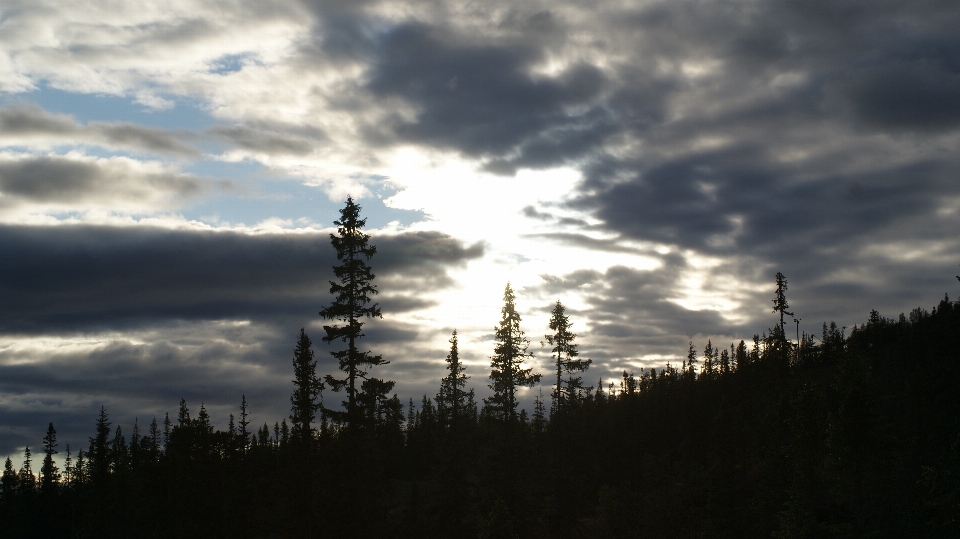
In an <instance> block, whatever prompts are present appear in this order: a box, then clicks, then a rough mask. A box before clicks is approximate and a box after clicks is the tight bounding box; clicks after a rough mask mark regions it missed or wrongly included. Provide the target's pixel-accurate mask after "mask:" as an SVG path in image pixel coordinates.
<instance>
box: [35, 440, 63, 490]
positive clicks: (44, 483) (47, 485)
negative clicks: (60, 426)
mask: <svg viewBox="0 0 960 539" xmlns="http://www.w3.org/2000/svg"><path fill="white" fill-rule="evenodd" d="M43 453H44V456H43V464H42V465H41V466H40V491H41V492H43V493H52V492H53V491H54V490H55V489H56V487H57V484H58V483H59V482H60V470H59V469H58V468H57V465H56V463H55V462H54V461H53V456H54V455H56V454H57V453H58V451H57V430H56V429H54V428H53V423H50V425H49V426H48V427H47V434H46V436H44V437H43Z"/></svg>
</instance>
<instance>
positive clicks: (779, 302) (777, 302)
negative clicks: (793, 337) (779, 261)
mask: <svg viewBox="0 0 960 539" xmlns="http://www.w3.org/2000/svg"><path fill="white" fill-rule="evenodd" d="M776 279H777V292H776V295H775V296H774V298H773V312H775V313H779V314H780V326H779V327H780V334H779V337H781V338H783V339H786V332H785V331H784V328H783V325H784V324H785V322H784V321H783V315H785V314H786V315H790V316H793V313H791V312H787V309H789V308H790V304H789V303H787V294H786V292H787V278H786V277H785V276H784V275H783V274H782V273H780V272H779V271H778V272H777V276H776Z"/></svg>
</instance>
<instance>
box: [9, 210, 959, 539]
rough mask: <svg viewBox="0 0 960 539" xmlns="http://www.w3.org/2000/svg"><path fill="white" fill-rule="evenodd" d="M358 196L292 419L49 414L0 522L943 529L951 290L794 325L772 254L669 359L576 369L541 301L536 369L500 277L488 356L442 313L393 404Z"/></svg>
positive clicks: (247, 532) (299, 378)
mask: <svg viewBox="0 0 960 539" xmlns="http://www.w3.org/2000/svg"><path fill="white" fill-rule="evenodd" d="M359 211H360V208H359V206H357V205H356V204H355V203H354V202H353V200H352V199H348V200H347V203H346V206H345V207H344V208H343V210H341V219H340V220H338V221H337V222H336V224H337V226H338V232H337V234H335V235H331V241H332V243H333V245H334V247H335V248H336V249H337V253H338V260H339V261H340V264H339V265H338V266H336V267H335V268H334V274H335V277H336V280H335V281H331V282H330V292H331V295H332V297H333V300H332V303H331V304H330V305H329V306H325V307H323V308H322V310H321V311H320V315H321V316H322V317H323V318H324V320H327V321H329V322H330V325H326V326H324V330H325V332H326V335H325V336H323V337H322V340H323V341H324V342H326V343H330V345H331V348H332V349H333V350H332V351H331V352H330V353H331V354H332V355H333V356H334V357H335V358H336V359H337V360H338V361H339V370H340V373H339V374H326V375H325V376H321V374H319V373H317V372H316V369H317V362H316V360H315V356H314V349H313V341H312V340H311V338H310V337H309V336H308V335H307V334H306V332H304V330H302V329H301V331H300V334H299V338H298V340H297V341H296V343H294V344H295V346H294V348H293V355H292V370H291V372H292V376H293V380H292V382H293V388H292V392H291V395H290V397H289V398H290V415H289V417H286V418H282V419H280V420H278V421H276V422H275V423H274V424H273V425H272V426H271V425H269V424H263V425H262V426H255V425H251V424H250V421H249V414H250V412H249V410H248V409H247V402H246V397H245V396H244V395H241V396H239V398H238V404H239V407H238V410H237V417H236V418H235V417H234V416H232V415H231V417H230V421H229V424H228V425H227V426H225V427H224V426H221V427H219V428H218V427H217V426H215V425H213V424H211V422H210V417H209V415H208V414H207V412H206V410H205V408H204V406H203V404H201V405H200V406H199V408H198V409H192V408H191V406H194V405H193V404H192V403H187V402H186V401H184V400H181V401H180V403H179V408H178V411H177V413H176V416H175V418H171V416H170V415H169V414H167V415H166V416H165V417H164V418H162V419H158V418H154V419H153V420H152V421H151V422H150V423H149V425H141V424H139V423H135V424H134V425H133V426H132V429H131V430H130V432H129V433H126V432H124V431H123V429H122V428H121V426H119V425H116V426H114V425H112V424H111V420H110V415H109V411H108V410H107V409H105V408H101V409H100V413H99V416H98V417H97V418H95V419H92V421H91V424H92V425H93V426H94V428H93V431H92V435H91V436H90V438H89V445H88V446H87V447H84V448H69V447H60V446H59V444H58V442H57V433H56V428H55V426H54V425H53V423H50V424H49V425H48V426H47V427H46V434H45V435H44V436H43V438H42V442H41V444H39V445H37V446H36V447H35V448H33V449H31V448H30V447H26V448H25V449H24V451H23V455H22V460H21V462H19V463H15V462H14V461H13V460H12V459H11V458H7V459H6V462H5V465H4V471H3V475H2V480H0V536H2V537H16V538H28V537H130V536H137V535H145V536H148V537H465V538H466V537H489V538H495V537H664V538H667V537H757V538H760V537H763V538H767V537H771V536H773V537H784V538H786V537H908V536H912V537H918V536H923V537H957V536H958V534H960V399H958V397H957V396H958V395H960V301H951V300H950V299H949V297H947V296H944V298H943V299H942V300H940V301H939V303H938V304H937V305H935V306H934V307H933V309H932V310H930V311H926V310H924V309H921V308H917V309H914V310H913V311H911V312H910V314H909V315H904V314H901V315H899V317H897V318H886V317H884V316H882V315H881V314H880V313H878V312H876V311H872V312H871V313H870V314H869V317H868V319H867V321H866V322H865V323H864V324H862V325H858V326H854V327H853V328H850V329H849V331H848V328H843V327H837V326H836V324H833V323H830V324H827V323H824V324H823V326H822V331H821V334H820V335H819V336H813V335H807V334H801V333H800V332H799V329H798V330H797V334H796V336H795V338H791V336H790V335H789V331H788V330H789V329H790V322H791V320H796V318H790V317H794V316H795V315H794V313H793V312H790V311H788V309H790V306H789V302H788V297H787V292H788V281H787V279H786V277H785V276H784V274H782V273H779V272H778V273H777V274H776V277H775V285H776V288H775V292H774V294H773V299H772V302H773V309H772V312H773V314H774V315H776V316H777V322H776V323H775V324H774V325H773V327H772V328H770V329H768V330H767V331H765V332H763V333H762V334H759V335H755V336H754V337H753V339H752V341H751V342H745V341H742V340H741V341H740V342H734V343H729V346H727V345H726V344H721V343H716V344H714V343H713V342H711V341H708V342H707V343H705V346H704V347H703V349H702V350H701V349H700V346H701V345H703V343H697V344H694V343H693V342H692V341H691V342H690V345H689V349H688V351H687V355H686V358H685V359H683V360H682V362H681V364H680V365H671V364H667V365H665V366H664V367H662V368H655V369H649V370H643V371H641V372H627V371H624V372H623V373H622V376H621V377H620V378H619V379H617V380H605V381H604V380H598V381H597V383H596V384H595V385H593V384H592V382H590V380H591V378H590V373H589V368H590V366H591V364H592V361H591V360H590V359H586V358H581V357H579V351H578V346H577V338H578V335H577V334H576V333H574V332H573V331H572V329H571V328H572V326H574V325H575V324H576V321H575V320H573V321H572V320H571V319H570V318H569V316H567V314H566V311H565V308H564V306H563V304H562V303H561V302H560V301H557V302H556V304H555V307H554V309H553V311H552V314H551V318H550V324H549V328H547V329H548V330H549V332H550V333H549V334H546V335H544V345H545V346H548V348H549V349H550V352H551V358H552V359H551V361H552V362H553V365H554V367H555V370H554V371H552V372H549V373H547V372H545V373H537V372H533V368H532V367H530V366H528V365H527V363H526V362H525V360H526V359H527V358H529V356H530V354H529V352H528V348H527V347H528V345H529V339H527V337H526V334H525V331H524V329H523V327H522V319H521V317H520V315H519V314H518V311H517V309H516V305H515V301H516V297H515V295H514V293H513V290H512V288H511V287H510V285H509V284H507V285H506V288H505V290H504V296H503V309H502V311H501V320H500V321H499V323H498V324H497V326H496V327H495V347H494V349H493V350H492V351H491V352H492V354H491V356H490V371H489V374H487V373H484V372H473V371H472V370H470V369H467V368H466V367H465V366H464V365H463V363H462V362H461V360H460V355H459V354H460V343H459V341H458V337H457V332H456V331H453V333H452V335H451V338H450V340H449V343H450V349H449V354H448V355H447V356H446V368H445V374H444V375H443V377H442V378H441V379H440V380H439V382H438V384H437V393H436V394H434V395H423V397H422V400H421V401H420V402H419V403H415V402H413V400H412V399H411V400H410V401H409V403H401V402H400V400H399V398H398V397H397V395H396V393H393V390H394V386H395V383H394V382H393V381H390V380H384V379H381V378H377V377H375V375H374V374H375V369H376V367H378V366H380V365H383V364H386V363H387V360H386V359H384V357H383V356H382V355H378V354H374V353H373V352H372V351H362V350H363V349H364V348H365V347H364V346H363V345H362V343H363V341H362V338H363V337H364V334H363V326H364V324H365V323H367V321H369V320H374V319H376V318H379V317H380V309H379V306H378V305H377V304H376V303H372V296H374V295H376V293H377V288H376V285H375V284H374V280H375V275H374V273H373V271H372V267H373V266H374V265H375V254H376V248H375V247H374V246H373V245H372V244H370V243H369V240H370V238H369V236H368V235H366V234H364V233H363V231H362V229H363V227H364V225H365V220H364V219H362V218H360V214H359ZM957 278H958V279H960V276H958V277H957ZM797 327H798V328H799V325H798V326H797ZM541 380H544V381H547V383H548V384H549V385H550V386H551V387H550V390H549V392H548V396H547V398H548V399H549V406H548V405H547V403H546V401H545V399H544V397H543V394H542V392H541V393H540V394H539V395H538V396H537V398H536V400H535V404H534V408H533V410H532V411H531V412H530V413H528V412H527V410H524V409H518V408H519V406H518V401H517V398H516V392H517V390H518V388H520V387H532V386H534V385H535V384H537V383H539V382H540V381H541ZM483 383H487V385H488V387H489V389H490V390H491V392H492V394H491V396H490V397H489V398H486V399H483V401H482V403H480V402H478V401H477V398H476V394H475V390H474V387H475V386H477V385H480V384H483ZM334 393H337V394H339V395H342V396H343V397H342V398H343V400H342V403H340V404H339V405H338V403H337V402H336V401H337V398H335V396H334ZM64 453H65V455H66V458H65V460H63V461H61V462H62V468H61V467H60V466H58V464H57V460H55V458H54V457H55V456H56V455H58V454H61V455H62V454H64ZM41 455H42V457H41ZM35 459H39V461H40V462H39V464H37V463H35Z"/></svg>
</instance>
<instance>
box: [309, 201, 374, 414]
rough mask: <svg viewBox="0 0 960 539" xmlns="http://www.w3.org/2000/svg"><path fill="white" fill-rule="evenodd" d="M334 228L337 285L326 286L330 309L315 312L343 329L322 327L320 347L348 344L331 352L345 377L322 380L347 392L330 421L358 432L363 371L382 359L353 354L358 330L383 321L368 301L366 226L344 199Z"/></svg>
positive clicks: (369, 254) (357, 210)
mask: <svg viewBox="0 0 960 539" xmlns="http://www.w3.org/2000/svg"><path fill="white" fill-rule="evenodd" d="M333 224H335V225H337V234H330V242H331V243H333V247H334V249H336V250H337V259H338V260H340V262H341V264H340V265H339V266H334V267H333V273H334V275H335V276H336V278H337V281H330V293H331V294H333V295H334V299H333V303H332V304H331V305H330V306H329V307H324V309H323V310H322V311H320V316H322V317H323V318H325V319H327V320H336V321H340V322H343V324H337V325H330V326H323V329H324V330H325V331H326V332H327V335H326V336H325V337H324V338H323V341H324V342H327V343H331V342H334V341H336V340H340V341H343V342H345V343H347V349H346V350H338V351H335V352H330V354H331V355H332V356H333V357H335V358H337V361H339V363H340V370H341V371H343V372H344V374H345V375H346V376H344V377H343V378H335V377H333V376H332V375H329V374H328V375H327V376H326V381H327V383H328V384H329V385H330V388H331V389H333V390H334V391H336V392H340V391H344V390H346V392H347V400H346V401H344V402H343V404H344V406H346V411H345V412H344V411H339V410H329V411H328V413H329V415H330V417H331V418H332V419H334V420H335V421H337V422H340V423H346V424H347V426H348V428H354V427H357V426H359V424H360V423H361V422H362V414H361V413H360V408H359V402H358V400H359V399H358V390H359V387H358V386H359V385H360V382H358V381H357V380H358V379H360V380H366V379H367V369H369V368H371V367H375V366H378V365H385V364H387V363H388V362H387V361H384V360H383V358H382V356H375V355H373V354H372V353H370V352H369V351H366V352H361V351H360V350H359V349H358V348H357V339H359V338H361V337H363V336H364V335H363V333H362V332H361V329H362V328H363V322H362V320H363V319H364V318H383V316H382V315H381V314H380V307H379V306H378V305H377V304H376V303H374V304H373V305H368V304H369V303H370V301H371V300H370V296H371V295H373V294H376V293H377V287H376V286H375V285H374V284H373V283H372V281H373V278H374V274H373V271H371V269H370V266H368V265H367V263H366V261H367V260H370V258H371V257H372V256H373V255H374V254H376V252H377V248H376V247H375V246H373V245H370V244H369V240H370V236H369V235H367V234H364V233H363V227H364V226H366V224H367V220H366V219H361V218H360V206H358V205H356V204H355V203H354V202H353V198H351V197H347V203H346V205H345V206H344V207H343V209H342V210H340V219H339V220H337V221H334V222H333Z"/></svg>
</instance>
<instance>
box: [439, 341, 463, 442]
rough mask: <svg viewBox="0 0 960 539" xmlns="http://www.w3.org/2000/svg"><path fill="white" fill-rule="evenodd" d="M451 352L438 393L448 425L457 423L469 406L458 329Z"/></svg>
mask: <svg viewBox="0 0 960 539" xmlns="http://www.w3.org/2000/svg"><path fill="white" fill-rule="evenodd" d="M449 342H450V353H449V354H447V375H446V376H444V377H443V379H442V380H440V393H439V394H438V395H437V409H438V410H439V413H440V420H441V421H442V422H443V423H444V424H447V425H453V424H456V423H457V422H458V421H459V420H460V419H461V418H463V417H464V413H465V412H466V408H467V396H468V395H467V393H468V392H467V390H466V389H467V379H468V378H469V376H467V375H466V374H464V372H463V371H464V369H465V367H464V366H463V363H462V362H461V361H460V349H459V346H458V341H457V330H453V335H452V336H451V337H450V341H449Z"/></svg>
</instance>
